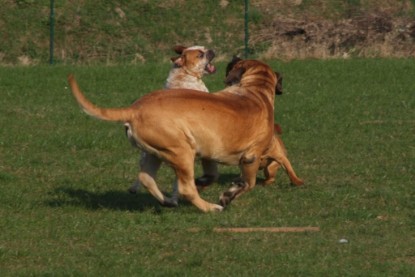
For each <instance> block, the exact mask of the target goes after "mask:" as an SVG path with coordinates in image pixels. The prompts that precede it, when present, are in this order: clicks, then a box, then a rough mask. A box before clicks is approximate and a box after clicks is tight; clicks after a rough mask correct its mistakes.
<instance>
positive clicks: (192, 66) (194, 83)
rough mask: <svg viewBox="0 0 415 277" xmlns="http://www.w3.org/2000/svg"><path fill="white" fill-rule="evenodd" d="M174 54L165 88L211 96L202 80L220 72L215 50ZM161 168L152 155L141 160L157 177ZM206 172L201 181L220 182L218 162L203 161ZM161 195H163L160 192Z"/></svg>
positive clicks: (172, 201) (194, 48)
mask: <svg viewBox="0 0 415 277" xmlns="http://www.w3.org/2000/svg"><path fill="white" fill-rule="evenodd" d="M174 51H175V52H176V53H177V54H179V56H178V57H173V58H171V61H172V62H173V65H172V68H171V69H170V72H169V75H168V77H167V80H166V83H165V86H164V88H165V89H181V88H182V89H194V90H199V91H202V92H209V90H208V88H207V87H206V85H205V83H204V82H203V80H202V77H203V76H205V75H208V74H212V73H214V72H215V71H216V68H215V67H214V66H213V65H212V64H211V61H212V59H213V58H214V56H215V54H214V52H213V51H212V50H210V49H206V48H205V47H203V46H192V47H185V46H181V45H178V46H175V47H174ZM160 166H161V160H160V159H158V158H157V157H153V155H152V154H149V153H146V152H145V151H143V153H142V154H141V158H140V167H146V168H148V170H149V171H151V172H153V174H154V176H153V177H155V175H156V173H157V171H158V169H159V168H160ZM202 168H203V173H204V175H203V176H202V177H200V178H198V179H196V181H197V180H203V178H205V179H209V180H210V181H214V180H216V179H217V178H218V170H217V164H216V163H215V162H214V161H211V160H207V159H202ZM139 184H140V183H139V181H136V182H135V183H134V184H133V185H132V186H131V187H130V188H129V189H128V191H129V192H130V193H136V192H137V189H138V187H139ZM157 194H158V195H160V194H161V192H160V193H159V192H157ZM177 197H178V196H177V185H176V184H175V185H174V187H173V195H172V197H171V198H170V199H166V200H165V201H164V203H165V204H166V205H169V206H177Z"/></svg>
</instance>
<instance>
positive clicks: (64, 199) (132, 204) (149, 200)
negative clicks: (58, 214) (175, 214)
mask: <svg viewBox="0 0 415 277" xmlns="http://www.w3.org/2000/svg"><path fill="white" fill-rule="evenodd" d="M50 195H51V199H50V200H48V201H47V202H46V204H47V205H48V206H51V207H65V206H76V207H82V208H85V209H88V210H104V209H109V210H119V211H142V212H144V211H147V210H152V211H155V212H160V210H161V206H160V204H159V203H158V201H157V200H156V199H155V198H154V197H153V196H151V195H150V194H149V193H147V192H141V191H138V192H137V193H136V194H130V193H128V192H127V190H125V191H121V190H109V191H103V192H102V191H98V192H95V191H89V190H86V189H75V188H68V187H60V188H57V189H55V190H54V191H52V192H51V193H50ZM180 205H186V203H183V202H181V203H180Z"/></svg>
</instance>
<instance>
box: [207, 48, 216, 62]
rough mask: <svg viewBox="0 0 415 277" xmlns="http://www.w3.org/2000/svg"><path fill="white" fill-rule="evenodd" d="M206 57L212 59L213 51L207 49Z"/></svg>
mask: <svg viewBox="0 0 415 277" xmlns="http://www.w3.org/2000/svg"><path fill="white" fill-rule="evenodd" d="M206 57H207V59H208V60H209V61H211V60H213V58H214V57H215V52H213V50H208V51H207V52H206Z"/></svg>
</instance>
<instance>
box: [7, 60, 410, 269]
mask: <svg viewBox="0 0 415 277" xmlns="http://www.w3.org/2000/svg"><path fill="white" fill-rule="evenodd" d="M270 64H271V65H272V66H273V67H274V68H275V69H277V70H279V71H281V72H282V73H283V74H284V90H285V91H284V95H282V96H281V97H277V98H276V112H275V117H276V121H277V122H279V123H280V124H281V125H282V128H283V140H284V141H285V144H286V146H287V149H288V153H289V158H290V160H291V162H292V164H293V166H294V168H295V170H296V172H297V174H298V175H299V176H300V177H302V178H303V179H304V180H305V181H306V185H305V186H304V187H301V188H296V187H293V186H291V185H290V184H289V182H288V177H287V176H286V175H285V174H284V173H282V172H279V176H278V179H277V181H276V183H275V184H274V185H272V186H269V187H261V186H257V187H256V188H255V189H254V190H253V191H252V192H250V193H248V194H245V195H243V196H242V197H241V198H239V199H237V200H235V201H234V202H233V203H232V204H231V206H229V207H228V208H227V209H226V210H225V211H224V212H222V213H214V214H203V213H201V212H200V211H199V210H197V209H196V208H195V207H194V206H192V205H190V204H189V203H187V202H185V201H181V202H180V206H179V207H178V208H176V209H169V208H163V207H160V206H159V205H158V203H157V202H156V201H155V199H153V198H152V197H151V196H150V195H149V193H147V192H146V191H145V190H144V189H141V190H140V191H139V193H138V194H137V195H130V194H128V193H127V191H126V190H127V188H128V187H129V186H130V184H131V183H132V182H133V181H134V179H135V176H136V174H137V161H138V157H139V153H138V151H137V150H136V149H132V148H131V146H130V144H129V143H128V141H127V140H126V138H125V134H124V129H123V126H122V125H119V124H113V123H108V122H103V121H98V120H95V119H93V118H91V117H89V116H87V115H86V114H84V113H82V112H81V110H80V109H79V107H78V105H77V104H76V102H75V100H74V99H73V97H72V95H71V94H70V91H69V89H68V88H67V83H66V76H67V74H68V73H70V72H74V73H75V75H76V77H77V79H78V82H79V84H80V86H81V88H82V90H83V91H84V92H85V94H86V95H87V96H88V97H89V98H90V99H91V100H92V101H93V102H95V103H97V104H98V105H101V106H106V107H115V106H125V105H128V104H130V103H131V102H132V101H133V100H135V99H136V98H138V97H140V96H141V95H143V94H145V93H147V92H149V91H151V90H153V89H158V88H161V87H162V85H163V82H164V80H165V78H166V76H167V72H168V70H169V65H168V64H147V65H142V66H113V67H92V66H90V67H86V66H85V67H67V66H50V67H47V66H39V67H24V68H23V67H1V68H0V101H1V105H0V187H1V193H0V230H1V232H0V273H1V275H2V276H85V275H88V276H116V275H118V276H134V275H136V276H165V275H167V276H196V275H197V276H219V275H221V276H231V275H234V276H413V275H414V273H415V213H414V210H415V189H414V179H415V178H414V175H415V167H414V158H415V148H414V146H415V144H414V142H415V139H414V138H415V137H414V131H415V110H414V108H415V107H414V104H415V97H414V96H415V82H414V74H413V73H414V72H415V60H413V59H412V60H411V59H408V60H377V59H361V60H330V61H319V60H310V61H294V62H289V63H281V62H270ZM224 66H225V64H219V65H218V72H217V74H216V75H213V76H210V77H208V78H207V79H206V83H207V86H208V87H209V88H210V89H211V90H212V91H215V90H219V89H221V88H223V79H224V76H223V75H224ZM196 164H197V172H198V173H200V163H199V162H196ZM220 172H221V174H222V175H221V178H220V179H219V181H218V183H217V184H215V185H213V186H212V187H211V188H209V189H208V190H206V191H204V192H203V194H202V197H203V198H204V199H207V200H209V201H213V202H217V201H218V197H219V194H220V193H221V192H222V191H224V190H226V188H227V187H228V186H229V182H230V180H232V178H234V177H236V176H237V175H238V172H239V171H238V169H237V168H234V167H228V166H221V167H220ZM258 178H259V179H261V178H262V175H261V174H259V175H258ZM158 180H159V182H160V184H161V187H162V188H163V189H164V190H166V191H171V188H170V186H171V183H172V182H173V180H174V175H173V173H172V171H171V170H170V169H169V168H167V167H163V168H162V170H161V171H160V172H159V179H158ZM271 226H273V227H282V226H288V227H294V226H318V227H320V229H321V230H320V232H313V233H311V232H310V233H291V234H275V233H247V234H230V233H215V232H213V231H212V229H213V228H214V227H271ZM194 227H198V228H200V231H199V232H190V231H189V229H190V228H194ZM343 238H344V239H347V241H348V243H344V244H342V243H339V240H340V239H343Z"/></svg>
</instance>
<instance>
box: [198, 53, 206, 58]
mask: <svg viewBox="0 0 415 277" xmlns="http://www.w3.org/2000/svg"><path fill="white" fill-rule="evenodd" d="M204 56H205V53H199V55H197V57H198V58H199V59H202V58H203V57H204Z"/></svg>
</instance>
